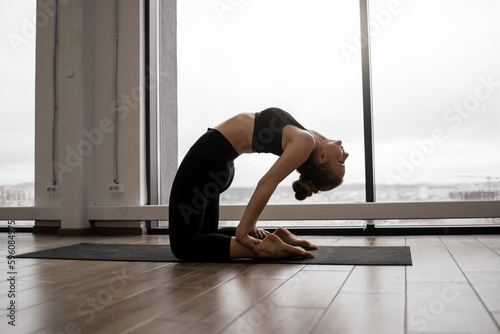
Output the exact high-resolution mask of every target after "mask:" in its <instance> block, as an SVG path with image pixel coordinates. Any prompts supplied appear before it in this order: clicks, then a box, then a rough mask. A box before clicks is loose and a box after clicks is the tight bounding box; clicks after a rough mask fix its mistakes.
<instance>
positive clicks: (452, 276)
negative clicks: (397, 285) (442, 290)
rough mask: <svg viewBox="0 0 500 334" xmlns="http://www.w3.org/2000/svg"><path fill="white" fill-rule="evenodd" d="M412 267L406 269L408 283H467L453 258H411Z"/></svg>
mask: <svg viewBox="0 0 500 334" xmlns="http://www.w3.org/2000/svg"><path fill="white" fill-rule="evenodd" d="M412 261H413V266H408V267H406V270H407V281H408V282H463V283H465V282H467V279H466V278H465V276H464V274H463V273H462V271H461V270H460V268H459V267H458V266H457V264H456V262H455V261H454V260H453V258H452V257H451V256H450V255H449V254H448V256H446V257H444V256H413V258H412Z"/></svg>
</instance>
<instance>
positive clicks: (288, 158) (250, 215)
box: [236, 127, 314, 253]
mask: <svg viewBox="0 0 500 334" xmlns="http://www.w3.org/2000/svg"><path fill="white" fill-rule="evenodd" d="M287 130H288V129H287ZM290 132H291V133H289V134H288V135H289V136H288V137H289V138H290V139H288V140H287V142H286V144H285V147H284V150H283V154H282V155H281V156H280V157H279V158H278V160H276V162H275V163H274V165H273V166H272V167H271V169H270V170H269V171H268V172H267V173H266V175H264V177H262V179H261V180H260V181H259V183H258V184H257V188H256V189H255V191H254V193H253V195H252V197H251V198H250V201H249V202H248V205H247V207H246V209H245V212H244V213H243V217H242V218H241V221H240V223H239V224H238V227H237V228H236V239H237V240H238V241H239V242H241V243H242V244H244V245H245V246H247V247H248V248H250V249H252V250H253V251H254V252H255V253H257V248H256V247H255V245H256V244H258V243H259V242H260V240H258V239H256V238H253V237H251V236H249V235H248V232H249V231H250V230H251V229H252V228H253V227H254V226H255V224H256V223H257V219H258V218H259V216H260V214H261V213H262V211H263V210H264V208H265V207H266V205H267V202H268V201H269V198H271V195H272V194H273V192H274V191H275V190H276V187H277V186H278V184H279V183H280V182H281V181H283V179H285V178H286V177H287V176H288V175H290V174H291V173H292V172H293V171H294V170H295V169H297V168H298V167H299V166H300V165H302V164H303V163H304V162H305V161H306V160H307V158H308V157H309V155H310V154H311V152H312V150H313V148H314V137H313V136H312V135H311V134H310V133H309V132H307V131H304V130H301V129H299V128H296V127H290Z"/></svg>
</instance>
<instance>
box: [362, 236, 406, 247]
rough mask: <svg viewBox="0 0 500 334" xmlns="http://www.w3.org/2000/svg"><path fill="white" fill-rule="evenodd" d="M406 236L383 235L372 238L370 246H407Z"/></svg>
mask: <svg viewBox="0 0 500 334" xmlns="http://www.w3.org/2000/svg"><path fill="white" fill-rule="evenodd" d="M405 245H406V238H405V237H400V236H387V237H385V236H381V237H376V238H372V239H371V240H370V242H369V243H368V246H405Z"/></svg>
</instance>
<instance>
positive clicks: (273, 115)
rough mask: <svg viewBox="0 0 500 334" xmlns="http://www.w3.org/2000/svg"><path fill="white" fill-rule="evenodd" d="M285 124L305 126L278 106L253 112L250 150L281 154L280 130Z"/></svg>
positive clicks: (300, 127)
mask: <svg viewBox="0 0 500 334" xmlns="http://www.w3.org/2000/svg"><path fill="white" fill-rule="evenodd" d="M286 125H293V126H296V127H298V128H299V129H302V130H305V128H304V127H303V126H302V125H301V124H300V123H299V122H297V121H296V120H295V118H293V117H292V115H290V114H289V113H287V112H286V111H284V110H282V109H280V108H268V109H265V110H263V111H261V112H258V113H256V114H255V124H254V129H253V137H252V151H253V152H258V153H263V152H264V153H273V154H276V155H281V154H283V147H282V146H281V139H282V130H283V128H284V127H285V126H286Z"/></svg>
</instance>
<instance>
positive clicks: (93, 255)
mask: <svg viewBox="0 0 500 334" xmlns="http://www.w3.org/2000/svg"><path fill="white" fill-rule="evenodd" d="M313 253H314V254H315V257H314V258H312V259H303V258H290V259H271V260H254V259H236V260H230V261H211V262H227V263H284V264H293V263H297V264H341V265H345V264H347V265H393V266H396V265H411V264H412V262H411V254H410V247H407V246H402V247H371V246H370V247H358V246H320V247H319V249H318V250H314V251H313ZM16 257H17V258H36V259H61V260H96V261H140V262H179V260H178V259H177V258H175V257H174V255H173V254H172V251H171V250H170V246H168V245H123V244H92V243H81V244H76V245H71V246H65V247H59V248H53V249H47V250H42V251H38V252H32V253H26V254H21V255H16Z"/></svg>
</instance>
